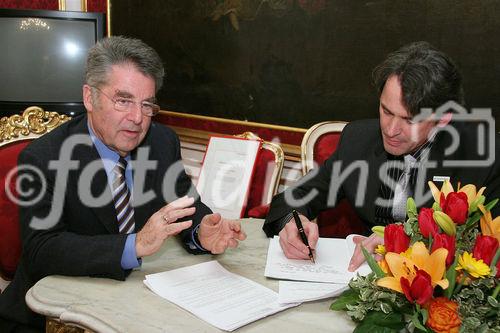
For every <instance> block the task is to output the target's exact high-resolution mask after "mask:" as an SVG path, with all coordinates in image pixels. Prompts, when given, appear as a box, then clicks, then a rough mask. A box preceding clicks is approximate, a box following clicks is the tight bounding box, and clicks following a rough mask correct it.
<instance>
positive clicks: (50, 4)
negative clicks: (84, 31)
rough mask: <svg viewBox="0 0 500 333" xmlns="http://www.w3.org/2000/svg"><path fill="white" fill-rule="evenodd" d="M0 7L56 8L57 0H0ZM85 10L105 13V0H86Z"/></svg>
mask: <svg viewBox="0 0 500 333" xmlns="http://www.w3.org/2000/svg"><path fill="white" fill-rule="evenodd" d="M0 8H19V9H50V10H58V9H59V1H58V0H0ZM87 11H89V12H101V13H106V0H87Z"/></svg>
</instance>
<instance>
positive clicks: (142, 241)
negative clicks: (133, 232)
mask: <svg viewBox="0 0 500 333" xmlns="http://www.w3.org/2000/svg"><path fill="white" fill-rule="evenodd" d="M193 203H194V199H193V198H190V197H187V196H186V197H182V198H179V199H177V200H175V201H172V202H171V203H169V204H168V205H166V206H163V207H162V208H160V210H158V211H157V212H156V213H154V214H153V215H151V217H150V218H149V220H148V222H146V224H145V225H144V227H143V228H142V229H141V231H139V232H138V233H137V236H136V238H135V252H136V255H137V257H138V258H141V257H145V256H149V255H152V254H153V253H155V252H156V251H158V250H159V249H160V247H161V245H162V244H163V242H164V241H165V240H166V239H167V238H169V237H171V236H175V235H177V234H178V233H180V232H181V231H182V230H184V229H187V228H189V227H191V224H193V221H185V222H179V223H173V222H175V221H177V220H178V219H181V218H183V217H186V216H190V215H193V214H194V212H195V210H196V208H195V207H190V206H192V205H193Z"/></svg>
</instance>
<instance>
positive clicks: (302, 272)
mask: <svg viewBox="0 0 500 333" xmlns="http://www.w3.org/2000/svg"><path fill="white" fill-rule="evenodd" d="M349 242H350V243H352V237H350V238H348V239H347V240H346V239H343V238H319V240H318V244H317V245H316V254H315V257H314V259H315V261H316V263H312V262H311V261H310V260H309V259H307V260H296V259H288V258H287V257H285V254H284V253H283V250H282V249H281V246H280V244H279V236H274V238H273V239H271V240H270V242H269V249H268V252H267V261H266V269H265V272H264V275H265V276H267V277H271V278H276V279H286V280H298V281H311V282H330V283H348V282H349V280H351V279H352V278H353V277H355V276H356V273H358V272H359V273H360V274H362V275H366V274H368V273H370V272H371V269H370V267H369V266H368V264H366V263H364V264H363V265H361V267H360V268H359V269H358V270H356V271H355V272H349V271H348V270H347V267H348V266H349V261H350V260H351V257H352V254H353V252H354V244H348V243H349Z"/></svg>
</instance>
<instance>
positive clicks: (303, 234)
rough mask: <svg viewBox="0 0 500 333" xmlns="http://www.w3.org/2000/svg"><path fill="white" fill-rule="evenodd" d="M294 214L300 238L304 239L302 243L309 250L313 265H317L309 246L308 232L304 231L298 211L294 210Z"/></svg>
mask: <svg viewBox="0 0 500 333" xmlns="http://www.w3.org/2000/svg"><path fill="white" fill-rule="evenodd" d="M292 214H293V219H294V220H295V225H297V229H298V230H299V235H300V238H302V242H303V243H304V244H305V245H306V246H307V248H308V249H309V259H311V261H312V262H313V264H315V263H316V262H315V261H314V256H313V253H312V250H311V247H310V246H309V242H308V241H307V236H306V232H305V231H304V227H303V226H302V222H301V221H300V217H299V214H297V211H296V210H295V209H294V210H292Z"/></svg>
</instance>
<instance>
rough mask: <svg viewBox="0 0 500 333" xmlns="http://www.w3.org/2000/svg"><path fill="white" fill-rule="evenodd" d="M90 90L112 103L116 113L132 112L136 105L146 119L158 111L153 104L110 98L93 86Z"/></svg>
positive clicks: (123, 98)
mask: <svg viewBox="0 0 500 333" xmlns="http://www.w3.org/2000/svg"><path fill="white" fill-rule="evenodd" d="M92 88H94V89H96V90H98V91H99V92H100V93H101V94H103V95H104V96H106V97H107V98H108V99H109V100H110V101H112V102H113V105H114V108H115V110H116V111H119V112H129V111H130V110H132V107H134V106H136V105H138V106H140V107H141V112H142V114H143V115H145V116H147V117H153V116H154V115H156V114H157V113H158V112H159V111H160V106H158V105H156V104H154V103H151V102H146V101H142V102H136V101H134V100H132V99H130V98H125V97H110V96H109V95H108V94H106V93H105V92H104V91H102V90H101V89H99V88H97V87H93V86H92Z"/></svg>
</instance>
